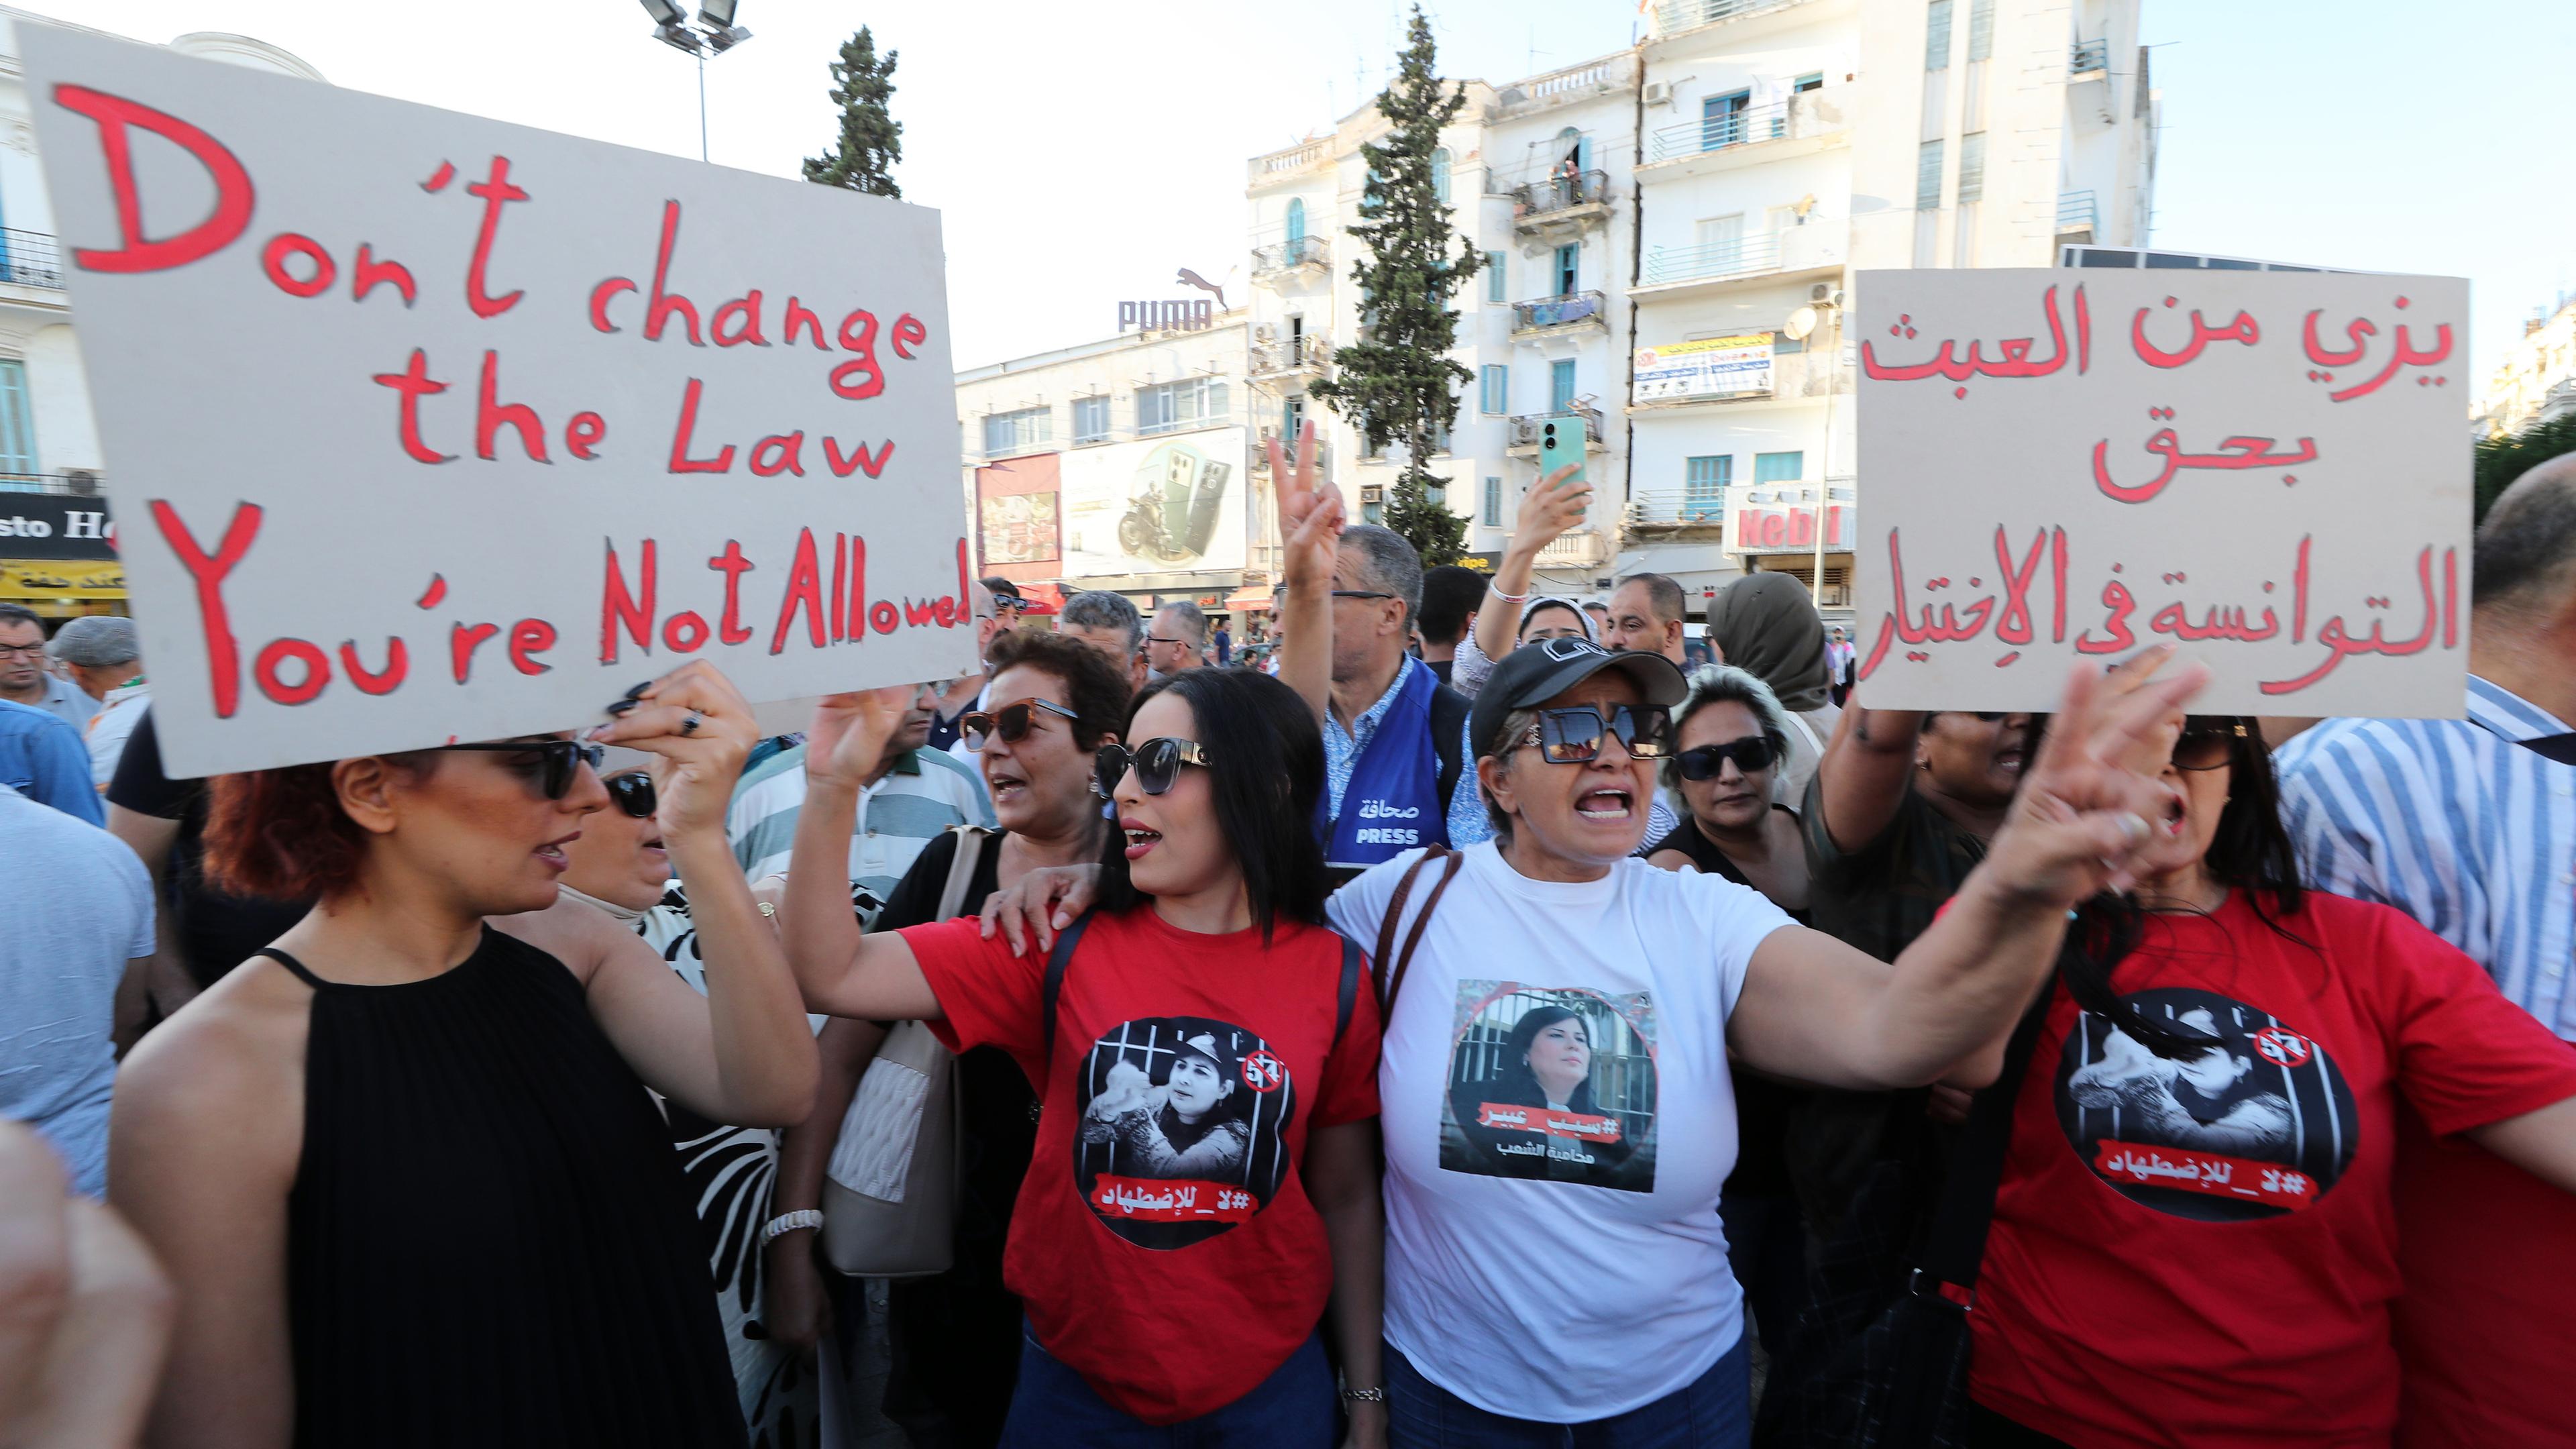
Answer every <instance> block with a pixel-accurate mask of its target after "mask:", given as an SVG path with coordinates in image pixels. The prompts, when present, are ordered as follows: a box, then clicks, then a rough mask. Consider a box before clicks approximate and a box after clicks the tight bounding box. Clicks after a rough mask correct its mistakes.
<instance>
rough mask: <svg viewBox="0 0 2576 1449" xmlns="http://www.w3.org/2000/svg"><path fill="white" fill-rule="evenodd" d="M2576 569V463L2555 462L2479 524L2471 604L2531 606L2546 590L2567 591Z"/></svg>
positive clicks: (2528, 475) (2536, 471)
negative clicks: (2572, 570) (2570, 570)
mask: <svg viewBox="0 0 2576 1449" xmlns="http://www.w3.org/2000/svg"><path fill="white" fill-rule="evenodd" d="M2571 563H2576V459H2571V458H2569V457H2558V458H2552V459H2550V460H2549V461H2548V462H2546V463H2542V464H2539V465H2537V466H2536V467H2533V468H2531V469H2529V470H2527V471H2525V472H2524V473H2523V475H2522V476H2521V477H2519V478H2516V479H2515V480H2513V485H2512V486H2511V487H2509V488H2507V489H2505V490H2504V492H2503V493H2501V494H2499V495H2497V497H2496V501H2495V504H2494V506H2492V507H2490V508H2489V509H2488V510H2487V516H2486V518H2485V519H2484V520H2483V521H2481V522H2480V523H2479V524H2478V532H2477V539H2476V542H2475V544H2474V546H2473V553H2472V557H2471V562H2470V568H2469V602H2470V604H2471V606H2472V607H2476V608H2484V607H2486V606H2487V605H2490V604H2508V605H2510V604H2529V603H2533V602H2536V601H2537V600H2536V599H2535V597H2534V596H2536V595H2538V594H2539V593H2540V592H2541V591H2542V590H2544V589H2550V588H2560V589H2563V588H2565V587H2567V585H2568V583H2569V582H2570V579H2569V574H2568V565H2569V564H2571Z"/></svg>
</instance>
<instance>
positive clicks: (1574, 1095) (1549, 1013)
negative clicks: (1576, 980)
mask: <svg viewBox="0 0 2576 1449" xmlns="http://www.w3.org/2000/svg"><path fill="white" fill-rule="evenodd" d="M1560 1021H1570V1022H1573V1023H1574V1024H1575V1025H1576V1026H1579V1027H1581V1028H1583V1045H1584V1048H1585V1050H1587V1051H1589V1052H1590V1053H1592V1055H1593V1058H1594V1060H1596V1061H1597V1060H1598V1059H1599V1057H1600V1053H1601V1046H1600V1043H1598V1042H1595V1041H1594V1040H1593V1039H1592V1019H1591V1018H1590V1017H1587V1016H1585V1015H1584V1014H1583V1013H1582V1012H1579V1011H1576V1010H1575V1009H1574V1008H1572V1007H1570V1006H1534V1007H1531V1008H1530V1009H1529V1010H1527V1011H1524V1012H1522V1013H1521V1019H1520V1020H1518V1021H1516V1022H1513V1023H1512V1034H1511V1037H1510V1039H1509V1040H1508V1041H1506V1042H1505V1043H1504V1044H1503V1076H1502V1080H1503V1082H1504V1084H1505V1086H1504V1091H1503V1094H1502V1095H1503V1098H1504V1100H1506V1101H1512V1102H1523V1103H1525V1104H1526V1105H1528V1106H1532V1107H1544V1106H1546V1105H1547V1089H1546V1088H1545V1087H1542V1086H1540V1085H1539V1082H1538V1073H1536V1072H1534V1071H1532V1070H1530V1064H1529V1054H1530V1049H1531V1047H1532V1046H1534V1045H1535V1044H1536V1043H1537V1041H1538V1034H1539V1033H1540V1032H1542V1031H1545V1030H1547V1029H1548V1028H1549V1027H1551V1026H1554V1025H1556V1024H1557V1023H1558V1022H1560ZM1516 1094H1518V1095H1516ZM1565 1106H1566V1110H1568V1111H1572V1112H1597V1111H1599V1110H1600V1109H1599V1108H1597V1107H1595V1106H1594V1105H1593V1102H1592V1074H1591V1073H1590V1072H1585V1073H1584V1074H1583V1080H1582V1081H1579V1082H1577V1083H1575V1084H1574V1090H1573V1091H1572V1092H1570V1093H1568V1094H1567V1098H1566V1103H1565Z"/></svg>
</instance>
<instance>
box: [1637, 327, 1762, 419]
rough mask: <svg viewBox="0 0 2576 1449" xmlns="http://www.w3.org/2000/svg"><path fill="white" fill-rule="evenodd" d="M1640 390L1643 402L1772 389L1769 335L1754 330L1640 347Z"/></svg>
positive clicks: (1639, 396)
mask: <svg viewBox="0 0 2576 1449" xmlns="http://www.w3.org/2000/svg"><path fill="white" fill-rule="evenodd" d="M1636 389H1637V401H1639V402H1655V401H1659V400H1666V401H1668V400H1672V399H1677V398H1694V397H1734V396H1737V395H1739V394H1743V393H1763V392H1769V391H1770V390H1771V334H1770V333H1768V332H1753V333H1747V334H1745V335H1743V336H1739V337H1703V338H1701V339H1699V340H1698V341H1695V342H1667V343H1664V344H1662V345H1660V346H1656V347H1640V348H1638V349H1637V356H1636Z"/></svg>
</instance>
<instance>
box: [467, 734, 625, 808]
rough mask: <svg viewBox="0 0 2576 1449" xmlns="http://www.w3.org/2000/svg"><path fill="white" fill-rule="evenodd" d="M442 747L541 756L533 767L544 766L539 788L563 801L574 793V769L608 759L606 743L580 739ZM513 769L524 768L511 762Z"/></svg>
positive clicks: (597, 765) (493, 741)
mask: <svg viewBox="0 0 2576 1449" xmlns="http://www.w3.org/2000/svg"><path fill="white" fill-rule="evenodd" d="M438 748H439V749H442V750H471V751H477V752H480V753H483V754H493V755H530V756H536V757H538V759H537V761H536V762H535V763H532V764H530V765H528V766H527V767H526V768H529V769H541V770H542V771H543V773H542V774H540V775H538V777H537V788H539V789H540V790H543V791H544V792H545V796H546V798H547V799H549V800H560V799H562V798H563V797H564V796H566V795H568V794H570V793H571V792H572V777H573V772H574V771H575V770H577V769H579V768H580V767H581V766H583V765H588V766H590V767H591V768H592V769H594V770H596V769H598V768H599V762H600V761H602V760H604V759H607V758H608V747H607V746H606V745H587V744H583V743H582V742H581V741H579V740H491V741H486V742H483V743H480V744H471V745H440V746H438ZM511 768H513V769H516V768H521V766H519V765H518V764H517V763H516V762H511Z"/></svg>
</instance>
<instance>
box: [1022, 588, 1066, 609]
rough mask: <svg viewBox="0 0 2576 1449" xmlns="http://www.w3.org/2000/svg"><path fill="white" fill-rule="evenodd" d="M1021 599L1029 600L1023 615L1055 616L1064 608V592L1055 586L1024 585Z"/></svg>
mask: <svg viewBox="0 0 2576 1449" xmlns="http://www.w3.org/2000/svg"><path fill="white" fill-rule="evenodd" d="M1019 589H1020V597H1021V598H1023V599H1026V600H1028V607H1027V608H1026V609H1023V610H1021V611H1020V612H1021V613H1023V614H1030V615H1035V614H1054V613H1058V612H1061V611H1062V610H1063V608H1064V590H1063V589H1062V588H1060V587H1058V586H1057V585H1054V584H1022V585H1020V586H1019Z"/></svg>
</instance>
